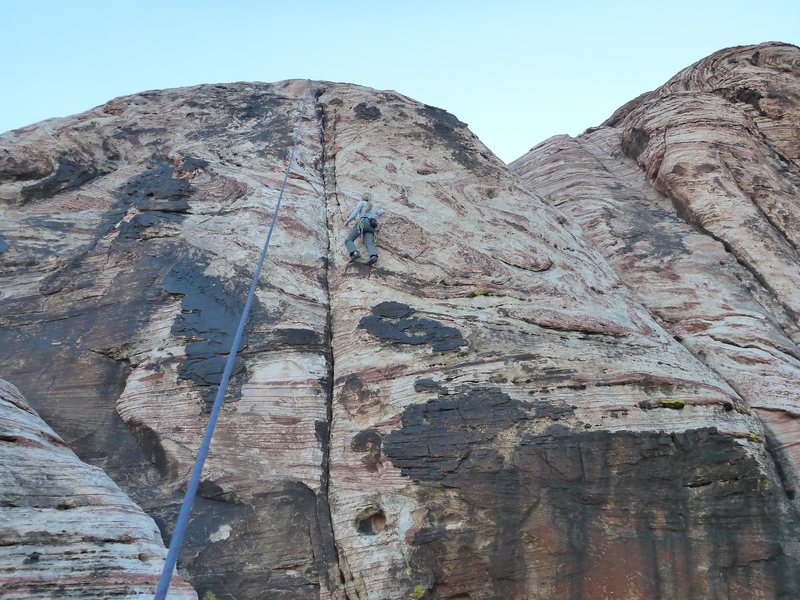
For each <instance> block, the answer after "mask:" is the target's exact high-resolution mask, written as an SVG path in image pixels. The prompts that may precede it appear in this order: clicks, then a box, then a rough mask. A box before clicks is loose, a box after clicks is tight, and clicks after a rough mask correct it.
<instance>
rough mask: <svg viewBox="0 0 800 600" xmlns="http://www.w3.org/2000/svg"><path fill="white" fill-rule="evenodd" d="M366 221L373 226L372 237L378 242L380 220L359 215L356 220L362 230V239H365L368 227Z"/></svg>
mask: <svg viewBox="0 0 800 600" xmlns="http://www.w3.org/2000/svg"><path fill="white" fill-rule="evenodd" d="M366 221H369V226H370V227H371V228H372V239H373V241H374V242H375V243H376V244H377V243H378V228H379V225H378V221H377V220H376V219H373V218H372V217H359V218H358V221H356V226H357V227H358V230H359V231H360V232H361V241H362V242H363V241H364V233H365V229H366V223H365V222H366Z"/></svg>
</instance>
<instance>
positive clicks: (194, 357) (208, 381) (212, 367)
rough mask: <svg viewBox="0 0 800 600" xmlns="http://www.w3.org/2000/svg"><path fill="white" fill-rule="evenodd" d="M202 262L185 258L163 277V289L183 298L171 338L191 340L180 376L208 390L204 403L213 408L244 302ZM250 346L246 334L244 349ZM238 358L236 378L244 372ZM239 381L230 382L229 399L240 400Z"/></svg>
mask: <svg viewBox="0 0 800 600" xmlns="http://www.w3.org/2000/svg"><path fill="white" fill-rule="evenodd" d="M204 267H205V265H204V264H203V262H202V261H200V262H191V261H189V260H186V259H183V260H180V261H179V262H177V263H176V264H175V265H174V266H173V267H172V269H170V271H169V273H168V274H167V275H166V277H165V278H164V283H163V286H164V290H165V291H166V292H168V293H169V294H172V295H176V296H180V297H181V314H180V315H178V317H177V318H176V320H175V322H174V323H173V325H172V331H171V333H172V335H174V336H175V337H177V338H186V339H189V340H191V341H190V342H189V343H188V344H187V345H186V358H185V359H184V360H183V361H182V362H181V363H180V366H179V368H178V373H179V376H180V377H181V378H182V379H188V380H190V381H192V382H193V383H195V384H196V385H198V386H202V387H203V388H205V391H204V392H203V400H204V404H205V408H206V409H210V408H211V404H212V403H213V401H214V396H215V395H216V392H217V388H218V386H219V383H220V379H221V377H222V371H223V370H224V368H225V361H226V359H227V356H228V354H229V353H230V351H231V345H232V344H233V338H234V335H235V333H236V327H237V326H238V324H239V317H240V314H241V309H242V306H243V305H244V301H243V300H242V299H241V298H240V297H239V295H238V294H234V293H230V292H229V291H228V290H226V288H225V285H224V284H223V283H222V282H221V281H220V280H218V279H216V278H214V277H210V276H208V275H205V274H204V273H203V269H204ZM246 344H247V338H246V335H245V336H243V337H242V343H241V346H245V345H246ZM244 368H245V365H244V361H243V360H242V358H241V357H237V359H236V363H235V364H234V368H233V375H234V376H235V375H237V374H239V373H242V372H243V371H244ZM236 383H237V379H236V378H235V377H234V378H233V379H232V380H231V390H230V392H229V396H232V397H233V398H236V399H238V392H239V387H240V386H239V385H236Z"/></svg>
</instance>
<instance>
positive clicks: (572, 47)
mask: <svg viewBox="0 0 800 600" xmlns="http://www.w3.org/2000/svg"><path fill="white" fill-rule="evenodd" d="M0 27H2V30H1V31H2V35H0V56H2V61H1V62H0V81H2V89H3V92H2V94H0V132H4V131H7V130H9V129H14V128H16V127H22V126H24V125H29V124H31V123H34V122H36V121H39V120H42V119H46V118H49V117H58V116H66V115H69V114H74V113H78V112H82V111H84V110H87V109H89V108H92V107H93V106H96V105H98V104H102V103H103V102H105V101H107V100H109V99H111V98H113V97H116V96H121V95H126V94H132V93H135V92H140V91H144V90H148V89H158V88H170V87H181V86H186V85H195V84H200V83H218V82H230V81H279V80H282V79H289V78H302V79H305V78H310V79H321V80H328V81H345V82H350V83H358V84H360V85H366V86H369V87H374V88H378V89H393V90H397V91H398V92H401V93H403V94H406V95H408V96H411V97H412V98H415V99H417V100H420V101H423V102H426V103H428V104H433V105H436V106H440V107H442V108H445V109H447V110H449V111H450V112H452V113H454V114H455V115H456V116H458V117H459V118H460V119H461V120H462V121H466V122H467V123H468V124H469V125H470V128H471V129H472V131H474V132H475V133H476V134H477V135H478V136H479V137H480V138H481V139H482V140H483V142H484V143H485V144H486V145H487V146H489V148H491V149H492V150H493V151H494V152H495V153H496V154H497V155H498V156H499V157H500V158H501V159H503V160H505V161H507V162H510V161H512V160H514V159H515V158H518V157H519V156H520V155H522V154H524V153H525V152H526V151H527V150H528V149H529V148H530V147H531V146H533V145H535V144H537V143H538V142H540V141H542V140H544V139H546V138H548V137H550V136H551V135H555V134H559V133H568V134H571V135H577V134H579V133H580V132H581V131H583V130H584V129H586V128H587V127H591V126H594V125H598V124H599V123H600V122H602V121H603V120H604V119H605V118H607V117H608V116H610V115H611V113H612V112H613V111H614V110H615V109H616V108H618V107H619V106H621V105H622V104H624V103H625V102H627V101H628V100H630V99H632V98H634V97H635V96H637V95H639V94H640V93H642V92H644V91H647V90H650V89H653V88H654V87H657V86H659V85H661V84H662V83H664V82H665V81H666V80H667V79H669V77H671V76H672V75H674V74H675V73H676V72H678V71H679V70H681V69H682V68H684V67H686V66H688V65H690V64H691V63H693V62H695V61H696V60H699V59H700V58H703V57H704V56H707V55H708V54H711V53H712V52H714V51H716V50H719V49H721V48H724V47H728V46H735V45H741V44H752V43H759V42H764V41H783V42H789V43H793V44H796V45H800V2H798V1H797V0H794V1H778V0H761V1H760V2H754V1H752V0H750V1H748V2H740V1H738V0H727V1H708V2H703V1H702V0H694V1H684V0H673V1H671V2H663V3H655V2H644V1H642V2H632V1H626V2H623V1H604V2H577V1H573V2H570V1H568V0H563V1H562V2H553V1H550V2H535V1H528V2H522V1H511V0H509V1H503V0H496V1H495V2H488V1H487V0H484V1H483V2H471V1H469V0H462V1H461V2H456V1H449V0H442V1H436V0H428V1H427V2H423V1H417V0H409V1H395V2H381V1H379V0H373V1H371V2H364V1H358V2H357V1H348V0H338V1H334V0H331V1H328V2H313V1H302V0H293V1H292V0H286V1H285V2H270V1H261V2H256V1H245V0H228V1H227V2H218V1H210V0H194V1H191V2H189V1H183V0H173V1H170V0H161V1H152V0H136V1H124V0H103V1H95V0H69V1H68V0H60V1H59V0H50V1H46V0H0Z"/></svg>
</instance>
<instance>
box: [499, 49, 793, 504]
mask: <svg viewBox="0 0 800 600" xmlns="http://www.w3.org/2000/svg"><path fill="white" fill-rule="evenodd" d="M798 141H800V49H798V48H796V47H794V46H787V45H784V44H765V45H761V46H746V47H739V48H731V49H729V50H724V51H721V52H718V53H716V54H714V55H712V56H710V57H708V58H706V59H704V60H702V61H700V62H698V63H697V64H695V65H692V66H691V67H689V68H687V69H686V70H684V71H682V72H681V73H679V74H678V75H676V76H675V77H674V78H673V79H671V80H670V81H669V82H668V83H667V84H666V85H664V86H663V87H661V88H659V89H658V90H655V91H654V92H650V93H648V94H644V95H643V96H641V97H640V98H638V99H637V100H636V101H634V102H632V103H630V104H628V105H626V106H625V107H623V108H622V109H620V110H619V111H617V113H616V114H615V115H614V116H612V117H611V118H610V119H609V120H608V121H607V122H606V123H604V124H603V126H601V127H598V128H595V129H592V130H589V131H587V132H586V133H584V134H583V135H582V136H580V137H578V138H570V137H567V136H560V137H556V138H551V139H550V140H547V141H546V142H544V143H542V144H540V145H539V146H537V147H535V148H533V149H532V150H531V151H530V152H529V153H528V154H527V155H526V156H524V157H522V158H520V159H519V160H518V161H516V162H515V163H513V164H512V165H511V167H512V169H513V170H514V171H515V172H516V173H518V174H519V175H520V176H521V177H522V178H523V179H524V180H525V181H527V182H528V183H529V184H530V185H531V186H532V187H533V188H535V189H536V190H537V192H538V193H540V194H542V195H543V196H544V197H546V198H547V199H548V200H550V201H551V202H552V203H553V204H554V205H556V206H558V207H559V208H560V209H561V210H564V211H565V212H567V213H569V214H570V215H571V216H572V217H574V219H575V220H576V221H577V222H578V223H579V224H580V225H581V226H582V228H583V231H584V235H585V236H586V238H587V239H588V240H589V241H590V242H591V243H592V244H593V245H594V246H595V247H597V248H599V249H601V250H602V251H603V253H604V255H605V256H606V258H607V259H608V260H609V262H610V263H611V264H612V265H613V266H614V268H615V270H616V271H617V272H618V273H619V275H620V277H621V278H622V279H623V281H624V282H625V283H626V284H627V285H628V287H630V288H631V289H633V290H635V293H636V296H637V298H638V299H639V301H640V302H642V304H644V305H645V306H646V307H647V308H648V310H649V311H650V312H651V313H652V314H653V315H655V316H656V318H657V319H658V320H659V322H660V323H661V324H662V325H664V327H665V328H666V329H667V331H669V332H670V333H671V334H672V335H673V336H674V337H675V338H676V339H677V340H678V341H680V342H682V343H683V345H684V346H685V347H686V348H687V349H689V350H690V351H691V352H692V353H693V354H694V355H695V356H696V357H698V359H699V360H701V361H702V362H703V363H704V364H706V365H707V366H708V367H709V368H711V369H712V370H714V371H715V372H716V373H718V374H719V375H720V376H721V377H722V378H723V379H725V381H727V382H728V383H729V384H730V385H731V387H733V388H734V389H735V390H736V392H737V393H738V394H739V396H740V397H741V398H742V399H743V400H744V401H745V403H746V405H747V406H748V407H749V408H752V409H753V411H754V412H755V414H757V415H758V416H759V417H760V418H761V420H762V421H763V422H764V423H765V424H766V426H767V432H768V436H769V442H768V446H769V448H770V450H771V451H772V452H773V453H774V454H775V457H776V459H777V461H778V463H779V464H780V465H782V467H781V470H782V474H783V476H784V478H785V484H786V487H787V492H788V494H789V496H790V497H791V498H795V496H796V494H797V492H798V490H800V480H798V473H800V420H799V419H798V418H799V417H800V346H798V344H799V343H800V329H798V325H799V324H800V320H799V319H800V304H799V303H800V253H798V240H799V239H800V238H798V232H800V227H798V225H799V224H800V203H798V198H800V154H798Z"/></svg>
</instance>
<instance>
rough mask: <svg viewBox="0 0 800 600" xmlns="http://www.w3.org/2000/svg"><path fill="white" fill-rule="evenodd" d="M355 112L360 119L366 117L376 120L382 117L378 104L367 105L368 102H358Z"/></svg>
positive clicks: (368, 119)
mask: <svg viewBox="0 0 800 600" xmlns="http://www.w3.org/2000/svg"><path fill="white" fill-rule="evenodd" d="M353 112H355V113H356V117H358V118H359V119H365V120H367V121H375V120H377V119H380V118H381V111H380V109H379V108H378V107H377V106H367V103H366V102H361V103H360V104H357V105H356V107H355V108H354V109H353Z"/></svg>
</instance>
